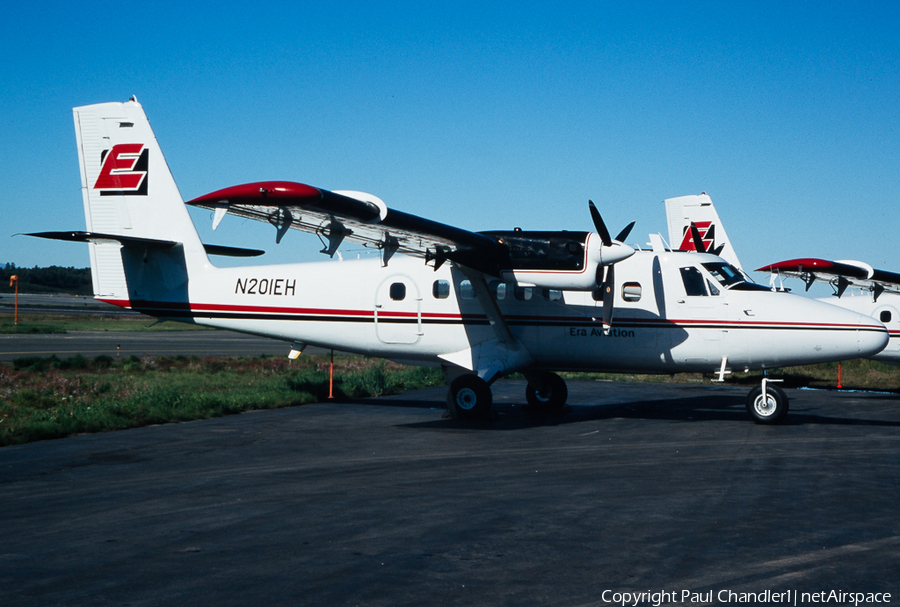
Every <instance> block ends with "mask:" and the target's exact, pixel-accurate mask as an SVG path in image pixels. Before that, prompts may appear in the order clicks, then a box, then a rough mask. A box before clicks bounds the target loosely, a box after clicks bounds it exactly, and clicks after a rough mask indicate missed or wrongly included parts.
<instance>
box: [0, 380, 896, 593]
mask: <svg viewBox="0 0 900 607" xmlns="http://www.w3.org/2000/svg"><path fill="white" fill-rule="evenodd" d="M786 392H787V393H788V396H789V397H790V398H791V411H790V413H789V414H788V417H787V419H786V422H785V423H784V424H782V425H778V426H760V425H756V424H754V423H752V422H751V421H749V418H748V416H747V414H746V412H745V410H744V398H745V394H746V391H745V390H744V389H742V388H736V387H730V386H725V387H723V386H718V385H710V384H696V385H683V384H681V385H675V384H638V383H612V382H593V381H572V382H569V403H570V405H571V406H570V411H569V412H568V413H566V414H565V415H564V416H561V417H554V418H537V417H533V416H531V415H529V413H528V412H527V411H526V410H525V409H524V408H523V407H522V406H521V404H522V403H524V382H522V381H521V380H502V381H500V382H498V383H497V384H495V386H494V394H495V411H496V416H495V418H494V419H493V420H490V421H484V422H469V423H461V422H456V421H453V420H451V419H448V418H446V417H445V415H444V411H445V408H444V398H445V389H444V388H434V389H427V390H420V391H415V392H410V393H407V394H403V395H401V396H395V397H386V398H378V399H368V400H361V401H356V402H352V403H322V404H315V405H306V406H302V407H294V408H287V409H281V410H275V411H261V412H252V413H245V414H241V415H235V416H230V417H224V418H218V419H212V420H205V421H197V422H191V423H183V424H171V425H163V426H152V427H147V428H141V429H135V430H127V431H117V432H109V433H105V434H94V435H83V436H77V437H72V438H68V439H62V440H53V441H44V442H40V443H34V444H29V445H23V446H15V447H5V448H2V449H0V512H2V514H3V525H2V527H0V605H4V606H14V605H91V606H98V605H134V606H144V605H179V606H183V605H216V606H219V605H248V604H260V605H267V606H270V605H385V606H387V605H391V606H395V605H410V606H412V605H416V606H422V605H466V606H469V605H554V606H584V605H612V604H623V603H626V604H643V605H651V604H654V600H653V598H654V597H655V598H656V599H658V602H657V604H685V605H686V604H719V603H726V602H729V603H741V602H755V603H757V604H758V603H764V604H785V603H787V602H790V603H793V604H798V605H799V604H813V603H814V601H813V596H814V595H813V593H818V592H825V593H829V592H837V593H848V592H853V593H863V596H864V597H865V596H866V593H872V594H871V595H870V596H871V597H872V598H873V600H874V598H875V597H876V595H875V594H874V593H890V594H891V596H890V597H889V598H888V601H889V602H888V603H884V602H882V603H881V604H890V603H896V602H897V601H898V598H900V575H898V574H900V516H898V499H900V406H898V405H900V402H898V398H897V397H896V396H895V395H886V394H876V393H847V392H823V391H805V390H804V391H801V390H786ZM642 592H644V593H648V594H647V595H646V596H645V600H643V601H639V602H637V603H635V602H634V601H633V599H634V598H635V597H632V596H631V595H630V594H628V595H626V594H625V593H642ZM661 592H666V593H672V594H671V595H669V594H666V595H662V594H659V593H661ZM685 592H686V593H687V594H683V593H685ZM785 592H787V593H788V594H787V595H784V594H778V593H785ZM653 593H656V594H653ZM751 593H752V596H753V600H750V596H751ZM791 593H794V594H793V595H792V594H791ZM825 596H826V595H821V597H825ZM832 596H838V597H840V594H838V595H832ZM821 597H820V598H821ZM626 598H627V599H628V600H627V601H626ZM637 598H640V597H637ZM776 598H777V601H776ZM880 598H881V599H882V600H884V599H885V596H884V595H883V594H882V595H880ZM707 599H708V600H707ZM742 599H743V600H742ZM760 599H762V600H760ZM784 599H787V600H784ZM819 602H824V601H819ZM831 603H833V604H846V601H843V602H837V601H834V600H832V601H831ZM851 604H852V601H851ZM860 604H865V603H864V602H861V603H860Z"/></svg>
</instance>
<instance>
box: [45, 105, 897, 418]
mask: <svg viewBox="0 0 900 607" xmlns="http://www.w3.org/2000/svg"><path fill="white" fill-rule="evenodd" d="M74 115H75V129H76V137H77V143H78V156H79V160H80V165H81V185H82V191H83V195H84V210H85V219H86V223H87V230H86V231H85V232H45V233H40V234H34V236H42V237H46V238H57V239H63V240H73V241H80V242H87V243H89V247H90V257H91V267H92V269H93V273H92V274H93V283H94V285H93V286H94V294H95V295H94V296H95V298H97V299H99V300H102V301H105V302H108V303H110V304H113V305H117V306H121V307H124V308H129V309H132V310H137V311H139V312H142V313H144V314H148V315H150V316H155V317H159V318H164V319H167V320H177V321H182V322H189V323H196V324H200V325H207V326H212V327H218V328H222V329H230V330H234V331H242V332H245V333H252V334H256V335H263V336H266V337H273V338H277V339H282V340H285V341H287V342H291V343H293V348H292V351H291V355H292V356H296V355H297V354H298V353H299V352H300V351H302V349H303V348H304V347H305V346H306V345H307V344H313V345H316V346H321V347H325V348H333V349H336V350H342V351H345V352H355V353H359V354H365V355H370V356H378V357H384V358H388V359H392V360H396V361H400V362H404V363H409V364H414V365H429V366H439V367H441V368H442V369H443V371H444V373H445V377H446V379H447V382H448V385H449V391H448V398H447V405H448V409H449V411H450V413H451V414H452V415H453V416H454V417H456V418H472V417H481V416H485V415H486V414H487V413H488V412H489V410H490V408H491V400H492V397H491V388H490V386H491V384H492V382H494V381H495V380H496V379H498V378H500V377H503V376H504V375H507V374H510V373H513V372H517V371H518V372H521V373H523V374H524V375H525V377H526V378H527V380H528V386H527V388H526V392H525V399H526V400H527V402H528V403H529V404H530V405H531V407H532V408H533V409H535V410H539V411H559V410H560V409H561V408H562V407H563V405H564V404H565V402H566V396H567V390H566V384H565V381H563V380H562V379H561V378H560V377H559V375H557V374H556V373H554V372H553V371H558V370H572V371H599V370H603V371H615V372H618V371H627V372H642V373H678V372H682V371H695V372H718V373H719V374H720V377H721V376H722V375H724V374H725V373H728V372H730V371H731V370H732V369H734V370H749V369H768V368H772V367H780V366H786V365H802V364H809V363H818V362H826V361H837V360H842V359H849V358H857V357H861V356H868V355H870V354H874V353H875V352H878V351H879V350H881V349H882V348H883V347H884V346H885V344H886V342H887V340H888V333H887V331H886V330H885V327H884V326H883V325H882V324H881V323H879V322H878V321H876V320H875V319H873V318H871V317H869V316H864V315H861V314H858V313H854V312H850V311H848V310H844V309H841V308H838V307H835V306H831V305H828V304H825V303H822V302H819V301H813V300H810V299H807V298H804V297H800V296H796V295H791V294H788V293H777V292H772V291H771V290H769V289H766V288H764V287H761V286H759V285H756V284H754V283H752V282H748V281H747V280H746V279H745V277H744V276H743V274H742V273H741V272H740V271H738V270H737V269H735V268H734V267H733V266H731V265H729V264H728V263H727V262H726V261H725V260H723V259H722V258H720V257H718V256H717V255H713V254H709V253H703V252H684V251H678V250H672V249H670V248H669V247H667V246H666V245H665V243H664V242H663V239H662V238H661V237H660V236H658V235H651V236H650V245H649V248H634V247H631V246H628V245H626V244H624V243H623V242H622V241H623V240H624V239H625V238H627V235H628V232H629V230H630V227H631V226H629V227H628V228H626V229H625V230H623V231H622V233H620V234H619V235H618V236H617V237H616V238H611V237H610V234H609V232H608V230H607V228H606V226H605V225H604V224H603V220H602V219H601V218H600V215H599V213H597V211H596V209H595V208H594V207H593V204H591V205H590V211H591V214H592V217H593V220H594V225H595V228H596V231H595V232H565V231H563V232H529V231H521V230H513V231H496V232H478V233H476V232H469V231H467V230H463V229H459V228H455V227H451V226H447V225H443V224H440V223H436V222H433V221H429V220H427V219H423V218H421V217H416V216H414V215H409V214H406V213H402V212H400V211H395V210H393V209H389V208H388V207H387V206H385V204H384V202H382V201H381V200H380V199H379V198H377V197H375V196H372V195H370V194H365V193H362V192H349V191H335V192H330V191H327V190H322V189H319V188H314V187H311V186H308V185H303V184H299V183H292V182H264V183H253V184H246V185H239V186H234V187H229V188H226V189H224V190H219V191H217V192H214V193H212V194H208V195H205V196H201V197H199V198H197V199H195V200H191V201H188V203H187V204H191V205H196V206H199V207H203V208H208V209H211V210H212V211H214V216H213V222H214V226H216V225H218V223H219V222H220V221H222V219H223V218H224V216H225V215H237V216H239V217H248V218H252V219H258V220H261V221H266V222H270V223H272V224H273V225H274V226H275V228H276V233H277V240H278V241H280V240H281V239H282V237H283V236H284V235H285V234H286V233H287V231H288V229H289V228H295V229H300V230H305V231H309V232H313V233H315V234H317V235H319V237H320V239H321V240H322V244H323V249H322V252H323V253H326V254H328V255H330V256H332V255H334V253H335V252H337V250H338V248H339V247H340V245H341V244H342V242H343V241H345V240H347V241H355V242H357V243H362V244H363V245H366V246H369V247H375V248H377V249H378V250H379V251H380V253H381V255H380V258H373V259H363V260H356V261H324V262H317V263H302V264H284V265H259V266H248V267H235V268H218V267H216V266H214V265H213V264H212V263H211V262H210V260H209V257H208V255H213V254H220V255H222V254H223V255H254V254H259V253H261V252H260V251H253V250H247V249H237V248H232V247H221V246H212V245H204V244H202V243H201V241H200V238H199V236H198V234H197V232H196V230H195V228H194V225H193V223H192V221H191V218H190V215H189V213H188V211H187V209H186V207H185V203H184V201H183V200H182V198H181V195H180V194H179V192H178V188H177V187H176V185H175V181H174V179H173V178H172V175H171V173H170V172H169V169H168V167H167V165H166V161H165V159H164V158H163V155H162V152H161V151H160V148H159V144H158V143H157V141H156V138H155V137H154V135H153V132H152V130H151V128H150V123H149V122H148V120H147V118H146V116H145V114H144V110H143V108H142V107H141V105H140V104H139V103H138V102H137V100H135V99H133V98H132V99H131V100H129V101H128V102H126V103H104V104H98V105H89V106H84V107H79V108H75V110H74ZM704 250H705V249H704ZM787 407H788V403H787V399H786V398H785V396H784V393H783V392H782V391H781V390H779V389H778V388H777V387H775V386H772V385H769V386H766V383H765V380H764V381H763V384H762V385H761V386H758V387H756V388H754V389H753V390H752V391H751V392H750V394H749V396H748V399H747V410H748V412H749V413H750V416H751V417H752V418H753V419H754V420H755V421H757V422H761V423H776V422H778V421H780V420H781V419H782V418H783V417H784V415H785V413H786V412H787Z"/></svg>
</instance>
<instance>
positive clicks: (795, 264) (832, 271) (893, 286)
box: [756, 258, 900, 300]
mask: <svg viewBox="0 0 900 607" xmlns="http://www.w3.org/2000/svg"><path fill="white" fill-rule="evenodd" d="M756 271H757V272H771V273H772V274H773V275H779V276H788V277H793V278H800V279H801V280H803V282H805V283H806V290H807V291H808V290H809V287H810V286H812V283H814V282H816V281H820V282H827V283H829V284H831V285H832V286H833V287H834V288H835V289H836V293H837V296H838V297H840V296H841V295H843V294H844V291H845V290H846V289H847V287H851V286H852V287H857V288H860V289H868V290H870V291H872V292H873V293H874V294H875V299H876V300H877V299H878V296H879V295H881V294H882V293H884V292H885V291H887V292H889V293H900V274H897V273H895V272H887V271H885V270H876V269H875V268H873V267H872V266H870V265H869V264H867V263H863V262H861V261H851V260H841V261H828V260H825V259H815V258H804V259H791V260H788V261H781V262H778V263H773V264H770V265H767V266H763V267H762V268H759V269H758V270H756Z"/></svg>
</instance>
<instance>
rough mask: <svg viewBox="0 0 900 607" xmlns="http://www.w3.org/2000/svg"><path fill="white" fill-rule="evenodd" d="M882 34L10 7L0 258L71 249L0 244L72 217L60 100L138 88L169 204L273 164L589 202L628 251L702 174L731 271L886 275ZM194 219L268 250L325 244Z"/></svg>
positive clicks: (889, 229) (287, 255)
mask: <svg viewBox="0 0 900 607" xmlns="http://www.w3.org/2000/svg"><path fill="white" fill-rule="evenodd" d="M898 25H900V3H897V2H862V3H854V4H853V5H852V6H851V5H850V4H849V3H844V2H833V3H832V2H824V3H823V2H815V3H813V2H810V3H784V2H746V3H742V2H728V3H722V2H710V3H702V2H695V3H678V2H665V3H664V2H629V3H602V2H584V3H582V2H553V3H547V4H541V3H522V2H517V3H491V4H490V5H488V6H485V5H484V4H483V3H481V2H476V3H467V2H452V3H418V2H415V3H413V2H409V3H405V2H403V3H401V2H394V3H378V2H360V3H352V2H351V3H342V2H328V3H322V2H316V3H305V2H285V3H279V2H270V3H266V5H265V6H264V7H262V8H259V7H256V6H252V5H250V4H249V3H246V2H240V3H237V2H234V3H232V2H215V3H205V2H192V3H181V2H178V3H176V2H164V1H163V2H140V1H134V2H131V3H121V2H86V3H63V2H23V3H16V4H15V5H11V6H9V7H6V8H5V9H4V18H3V19H2V20H0V50H2V56H3V57H4V61H3V62H0V120H2V125H3V128H2V130H0V158H2V163H0V210H2V218H3V222H2V223H3V227H4V230H3V231H4V232H5V234H2V233H0V243H2V244H0V264H2V263H6V262H13V263H15V264H16V265H18V266H26V267H30V266H33V265H41V266H46V265H54V264H55V265H66V266H68V265H74V266H76V267H84V266H87V265H88V255H87V248H86V247H85V246H83V245H77V244H71V243H51V242H48V241H41V240H37V239H28V238H25V237H15V238H12V237H10V235H12V234H15V233H18V232H31V231H44V230H68V229H83V228H84V218H83V215H82V202H81V194H80V181H79V176H78V159H77V155H76V150H75V137H74V131H73V125H72V114H71V108H72V107H74V106H78V105H85V104H90V103H99V102H105V101H124V100H126V99H127V98H128V97H129V96H131V95H136V96H137V98H138V100H139V101H140V102H141V103H142V105H143V106H144V109H145V111H146V112H147V115H148V117H149V118H150V121H151V123H152V124H153V127H154V130H155V132H156V135H157V138H158V140H159V141H160V144H161V145H162V147H163V151H164V153H165V155H166V158H167V160H168V163H169V166H170V168H171V170H172V172H173V174H174V176H175V179H176V181H177V182H178V184H179V187H180V189H181V192H182V194H183V196H184V197H185V199H190V198H193V197H195V196H199V195H201V194H204V193H207V192H210V191H213V190H217V189H220V188H222V187H226V186H229V185H235V184H239V183H245V182H251V181H262V180H289V181H299V182H303V183H309V184H311V185H315V186H318V187H322V188H325V189H353V190H362V191H367V192H371V193H373V194H375V195H377V196H379V197H381V198H382V199H383V200H384V201H385V202H386V203H387V204H388V206H391V207H394V208H397V209H399V210H402V211H406V212H410V213H415V214H418V215H422V216H425V217H428V218H430V219H434V220H437V221H441V222H444V223H449V224H453V225H457V226H460V227H463V228H466V229H470V230H489V229H507V228H511V227H513V226H521V227H522V228H524V229H569V230H579V229H590V226H591V220H590V216H589V214H588V209H587V200H588V199H589V198H590V199H593V200H594V202H595V203H597V204H598V207H599V208H600V210H601V212H602V214H603V216H604V218H605V219H606V222H607V224H608V225H609V226H610V230H611V231H613V233H615V232H617V231H618V229H619V228H620V227H622V226H624V225H625V224H626V223H628V222H629V221H632V220H637V225H636V227H635V230H634V232H633V233H632V236H631V237H630V238H629V241H634V242H638V241H639V242H646V240H647V239H646V234H647V233H649V232H663V233H665V230H666V224H665V213H664V208H663V205H662V202H661V201H662V200H663V199H664V198H668V197H673V196H681V195H685V194H699V193H701V192H704V191H705V192H707V193H708V194H710V196H712V198H713V200H714V201H715V203H716V206H717V208H718V210H719V213H720V215H721V216H722V219H723V221H724V223H725V225H726V227H727V229H728V232H729V235H730V236H731V239H732V241H733V243H734V245H735V247H736V249H737V252H738V254H739V255H740V257H741V260H742V261H743V262H744V265H745V267H747V268H756V267H759V266H761V265H764V264H767V263H771V262H774V261H779V260H783V259H788V258H793V257H825V258H830V259H860V260H863V261H866V262H868V263H871V264H872V265H873V266H875V267H878V268H882V269H888V270H893V271H900V256H898V255H897V247H896V243H895V239H894V233H895V232H896V230H897V228H898V227H900V204H898V203H900V171H898V168H900V120H898V117H900V110H898V108H897V104H898V100H900V36H898V34H897V31H898ZM193 216H194V218H195V222H196V223H197V224H198V228H200V230H201V235H202V236H203V238H204V240H205V241H207V242H214V243H217V244H230V245H235V246H249V247H257V248H263V249H265V250H267V254H266V255H265V256H264V257H263V258H261V260H262V261H265V262H273V263H274V262H286V261H304V260H313V259H318V258H320V257H322V256H321V255H319V254H318V253H317V252H316V251H317V245H318V241H317V240H315V239H314V238H312V237H308V236H304V235H301V234H299V233H297V232H293V231H292V233H291V234H290V235H289V236H288V237H286V238H285V239H284V240H283V241H282V243H281V244H280V245H278V246H276V245H275V234H274V232H275V230H274V228H272V227H271V226H265V225H257V224H255V223H253V222H247V221H244V220H239V219H236V218H227V219H226V220H225V221H224V222H223V224H222V225H221V226H220V227H219V230H218V231H216V232H215V233H213V232H211V231H210V230H209V224H210V217H209V213H208V212H205V211H195V212H193ZM310 238H312V240H310ZM345 246H346V245H345ZM352 253H353V250H352V247H350V250H348V251H347V252H346V253H345V254H352ZM756 278H757V279H758V280H764V279H765V277H763V276H762V275H756ZM794 286H795V288H797V287H799V283H798V284H797V285H794Z"/></svg>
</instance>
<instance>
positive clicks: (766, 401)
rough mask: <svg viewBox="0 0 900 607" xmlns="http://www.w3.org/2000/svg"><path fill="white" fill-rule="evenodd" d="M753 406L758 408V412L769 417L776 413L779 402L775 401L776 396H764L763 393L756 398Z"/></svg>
mask: <svg viewBox="0 0 900 607" xmlns="http://www.w3.org/2000/svg"><path fill="white" fill-rule="evenodd" d="M753 406H754V408H755V409H756V412H757V413H759V414H760V415H762V416H764V417H768V416H769V415H772V414H773V413H775V409H776V407H777V404H776V402H775V398H774V397H772V396H769V395H768V394H766V396H765V397H763V395H762V394H760V395H759V396H757V397H756V400H755V401H754V402H753Z"/></svg>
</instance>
